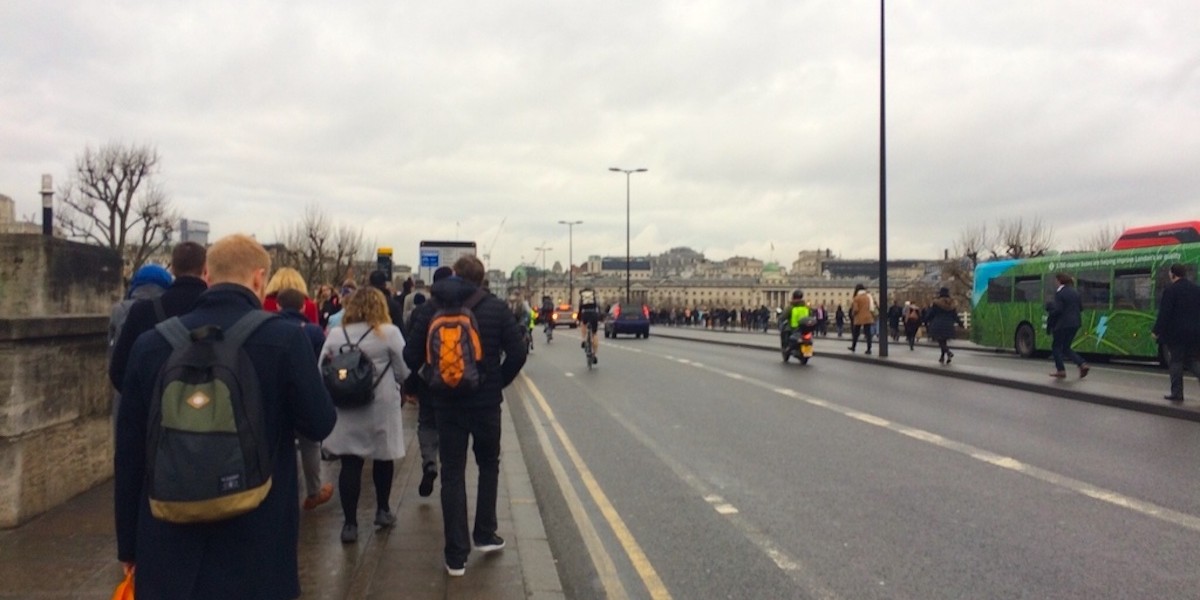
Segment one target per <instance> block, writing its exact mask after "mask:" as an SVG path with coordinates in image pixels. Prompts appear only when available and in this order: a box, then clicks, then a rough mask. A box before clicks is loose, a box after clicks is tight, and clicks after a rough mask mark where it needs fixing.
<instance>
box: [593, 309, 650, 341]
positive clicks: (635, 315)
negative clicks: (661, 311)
mask: <svg viewBox="0 0 1200 600" xmlns="http://www.w3.org/2000/svg"><path fill="white" fill-rule="evenodd" d="M622 333H625V334H629V333H632V334H633V336H634V337H643V338H647V337H650V311H649V310H648V309H647V308H646V307H645V306H643V307H641V308H640V309H634V310H621V305H620V304H614V305H613V307H612V308H610V309H609V310H608V317H606V318H605V319H604V337H606V338H615V337H617V335H619V334H622Z"/></svg>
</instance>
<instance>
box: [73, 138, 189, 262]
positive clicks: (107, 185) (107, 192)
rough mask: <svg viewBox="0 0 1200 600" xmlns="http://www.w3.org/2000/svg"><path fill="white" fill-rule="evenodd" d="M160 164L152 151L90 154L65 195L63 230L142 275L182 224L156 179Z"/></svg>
mask: <svg viewBox="0 0 1200 600" xmlns="http://www.w3.org/2000/svg"><path fill="white" fill-rule="evenodd" d="M160 160H161V158H160V156H159V154H158V150H156V149H154V148H153V147H151V146H125V145H122V144H119V143H116V142H109V143H108V144H105V145H104V146H101V147H100V148H99V149H92V147H91V146H88V147H86V148H84V150H83V154H81V155H79V156H78V157H76V159H75V167H74V171H73V172H72V173H71V175H70V177H69V179H68V181H67V184H66V185H65V186H64V187H63V188H62V189H60V190H59V197H60V198H61V200H60V203H61V204H60V208H59V210H58V211H57V214H56V215H55V216H56V217H57V220H58V225H59V226H60V227H62V228H63V230H64V231H66V232H67V235H68V236H70V237H72V238H75V239H78V240H80V241H83V242H85V243H91V244H96V245H98V246H104V247H106V248H110V249H112V250H114V251H115V252H117V253H118V254H120V255H121V257H122V258H123V259H124V260H125V261H126V262H127V263H128V264H129V266H130V269H131V270H134V271H136V270H137V269H138V268H140V267H141V266H142V265H143V264H145V263H146V260H147V259H148V258H149V257H150V256H152V255H154V253H156V252H158V251H159V250H160V249H162V248H163V247H164V246H166V245H167V244H168V243H169V242H170V241H171V233H172V232H173V231H174V230H175V223H176V222H177V221H178V215H177V214H176V212H175V210H174V209H173V208H172V207H171V202H170V199H169V198H168V197H167V194H166V192H164V191H163V188H162V186H161V185H159V184H158V183H157V182H156V181H155V179H154V178H155V177H156V176H157V175H158V168H159V162H160Z"/></svg>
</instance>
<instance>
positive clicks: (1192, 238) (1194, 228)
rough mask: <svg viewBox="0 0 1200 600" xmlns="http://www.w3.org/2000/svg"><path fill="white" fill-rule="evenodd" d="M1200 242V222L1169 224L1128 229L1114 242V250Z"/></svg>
mask: <svg viewBox="0 0 1200 600" xmlns="http://www.w3.org/2000/svg"><path fill="white" fill-rule="evenodd" d="M1193 242H1200V221H1185V222H1183V223H1167V224H1166V225H1149V226H1146V227H1134V228H1131V229H1126V230H1125V232H1124V233H1122V234H1121V237H1119V238H1117V241H1115V242H1113V246H1112V249H1113V250H1129V249H1130V248H1149V247H1151V246H1174V245H1176V244H1191V243H1193Z"/></svg>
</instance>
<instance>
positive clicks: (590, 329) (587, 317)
mask: <svg viewBox="0 0 1200 600" xmlns="http://www.w3.org/2000/svg"><path fill="white" fill-rule="evenodd" d="M599 324H600V303H599V302H597V301H596V290H594V289H592V288H590V287H585V288H583V289H581V290H579V325H580V327H579V331H580V332H581V337H582V338H583V341H582V342H579V347H581V348H587V340H588V337H589V336H591V340H592V364H593V365H594V364H596V363H597V362H599V361H597V359H596V354H597V352H599V350H600V338H599V337H597V336H596V330H597V329H598V328H599Z"/></svg>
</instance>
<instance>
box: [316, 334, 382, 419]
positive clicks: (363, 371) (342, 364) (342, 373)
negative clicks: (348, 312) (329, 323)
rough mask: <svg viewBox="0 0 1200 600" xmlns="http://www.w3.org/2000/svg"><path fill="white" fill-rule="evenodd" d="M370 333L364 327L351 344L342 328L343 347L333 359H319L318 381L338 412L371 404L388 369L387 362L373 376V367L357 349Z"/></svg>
mask: <svg viewBox="0 0 1200 600" xmlns="http://www.w3.org/2000/svg"><path fill="white" fill-rule="evenodd" d="M370 333H371V328H369V327H368V328H367V330H366V332H364V333H363V334H362V337H360V338H358V341H357V342H351V341H350V334H349V333H348V332H347V331H346V328H345V327H342V335H344V336H345V337H346V343H345V344H342V345H341V346H339V347H338V351H337V353H336V354H334V355H333V356H327V357H325V358H322V359H321V378H322V379H324V381H325V389H326V390H328V391H329V397H330V398H332V399H333V405H334V406H336V407H338V408H357V407H360V406H366V405H368V404H370V403H371V402H372V401H373V400H375V388H376V387H378V386H379V382H380V381H382V380H383V376H384V375H386V374H387V372H388V369H389V368H391V366H392V361H391V360H390V359H389V360H388V364H387V366H386V367H384V368H383V372H382V373H379V374H378V375H376V374H375V363H374V362H372V361H371V359H370V358H368V357H367V355H366V354H364V353H363V351H362V350H361V349H360V348H359V347H358V345H359V344H361V343H362V341H363V340H364V339H365V338H366V337H367V335H369V334H370Z"/></svg>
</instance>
